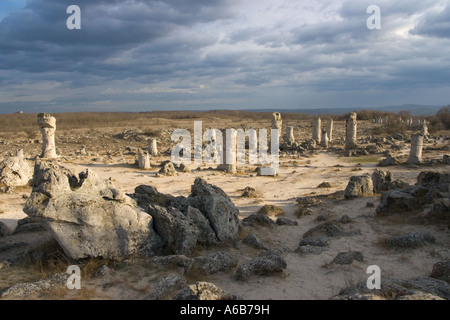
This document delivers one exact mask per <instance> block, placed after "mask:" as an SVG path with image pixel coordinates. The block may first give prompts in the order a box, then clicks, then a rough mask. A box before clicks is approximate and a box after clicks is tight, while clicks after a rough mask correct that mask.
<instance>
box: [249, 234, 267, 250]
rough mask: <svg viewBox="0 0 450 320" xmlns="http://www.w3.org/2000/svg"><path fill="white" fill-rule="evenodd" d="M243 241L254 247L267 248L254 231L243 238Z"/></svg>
mask: <svg viewBox="0 0 450 320" xmlns="http://www.w3.org/2000/svg"><path fill="white" fill-rule="evenodd" d="M244 243H245V244H248V245H249V246H250V247H253V248H256V249H263V250H268V249H269V248H268V247H267V246H266V244H264V242H262V241H261V240H260V239H259V238H258V237H257V236H256V234H254V233H250V234H249V235H248V236H247V237H246V238H245V239H244Z"/></svg>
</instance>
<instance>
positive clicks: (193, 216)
mask: <svg viewBox="0 0 450 320" xmlns="http://www.w3.org/2000/svg"><path fill="white" fill-rule="evenodd" d="M186 217H187V218H188V219H190V220H191V222H192V223H193V225H194V226H195V227H196V228H197V230H198V235H197V242H198V243H199V244H202V245H213V244H216V243H217V242H218V239H217V237H216V234H215V233H214V230H213V229H212V228H211V226H210V225H209V221H208V219H206V218H205V216H204V215H203V214H202V213H201V211H200V210H198V209H196V208H193V207H191V206H189V207H188V209H187V211H186Z"/></svg>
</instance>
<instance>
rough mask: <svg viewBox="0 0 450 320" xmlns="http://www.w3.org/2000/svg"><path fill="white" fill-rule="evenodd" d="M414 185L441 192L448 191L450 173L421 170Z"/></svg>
mask: <svg viewBox="0 0 450 320" xmlns="http://www.w3.org/2000/svg"><path fill="white" fill-rule="evenodd" d="M416 185H417V186H422V187H425V188H428V189H435V190H438V191H441V192H448V191H449V187H450V173H448V172H447V173H441V172H436V171H422V172H421V173H420V174H419V175H418V176H417V183H416Z"/></svg>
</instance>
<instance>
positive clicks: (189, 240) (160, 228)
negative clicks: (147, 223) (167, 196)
mask: <svg viewBox="0 0 450 320" xmlns="http://www.w3.org/2000/svg"><path fill="white" fill-rule="evenodd" d="M148 212H149V213H150V215H151V216H152V217H153V227H154V229H155V231H156V232H157V233H158V234H159V235H160V236H161V237H162V238H163V239H164V241H165V243H166V245H167V246H168V248H169V249H170V251H171V252H172V253H173V254H181V255H186V256H189V255H191V253H192V252H193V251H194V249H195V246H196V245H197V239H198V234H199V231H198V229H197V228H196V227H195V225H194V224H193V223H192V221H191V220H190V219H188V218H187V217H186V216H185V215H184V214H183V213H182V212H181V211H180V210H178V209H176V208H173V207H168V208H164V207H161V206H158V205H150V206H149V210H148Z"/></svg>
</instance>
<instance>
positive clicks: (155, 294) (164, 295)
mask: <svg viewBox="0 0 450 320" xmlns="http://www.w3.org/2000/svg"><path fill="white" fill-rule="evenodd" d="M186 285H187V280H186V279H185V278H183V277H180V276H178V275H175V274H169V275H167V276H163V277H160V278H158V279H157V280H156V282H155V284H154V285H153V291H152V293H151V294H149V295H148V296H147V297H145V300H166V299H170V298H171V296H172V295H173V294H175V292H176V291H178V290H181V289H183V288H184V287H185V286H186Z"/></svg>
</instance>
